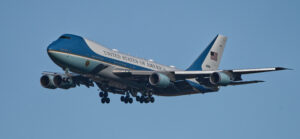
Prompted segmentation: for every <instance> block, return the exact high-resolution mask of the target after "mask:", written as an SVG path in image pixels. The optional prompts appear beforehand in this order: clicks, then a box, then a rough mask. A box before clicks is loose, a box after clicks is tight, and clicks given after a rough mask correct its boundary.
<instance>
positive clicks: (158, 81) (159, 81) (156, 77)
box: [149, 73, 171, 88]
mask: <svg viewBox="0 0 300 139" xmlns="http://www.w3.org/2000/svg"><path fill="white" fill-rule="evenodd" d="M149 83H150V84H151V85H153V86H156V87H159V88H166V87H168V86H169V85H170V84H171V81H170V78H169V77H168V76H166V75H165V74H162V73H152V74H151V75H150V77H149Z"/></svg>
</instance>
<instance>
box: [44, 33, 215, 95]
mask: <svg viewBox="0 0 300 139" xmlns="http://www.w3.org/2000/svg"><path fill="white" fill-rule="evenodd" d="M47 52H48V55H49V57H50V58H51V59H52V60H53V62H55V63H56V64H57V65H59V66H60V67H62V68H63V69H65V70H66V69H67V70H70V71H72V72H75V73H79V74H86V75H91V76H93V75H97V77H98V78H96V77H95V78H93V79H94V80H111V81H113V82H115V84H114V85H116V86H118V87H120V88H126V87H128V86H130V87H137V88H139V87H143V86H144V84H139V83H136V82H133V81H130V80H124V79H121V78H120V77H118V76H116V75H114V74H113V72H112V71H113V70H115V69H131V70H149V71H159V72H163V71H175V70H178V69H176V68H174V67H170V66H165V65H162V64H158V63H155V62H154V61H152V60H145V59H142V58H137V57H133V56H130V55H127V54H123V53H120V52H118V51H117V50H114V49H109V48H106V47H104V46H101V45H99V44H97V43H95V42H93V41H90V40H88V39H85V38H82V37H80V36H76V35H71V34H64V35H62V36H61V37H60V38H59V39H57V40H56V41H54V42H53V43H51V44H50V45H49V46H48V48H47ZM103 67H106V68H103ZM189 82H191V84H193V85H192V86H194V88H193V89H192V90H186V91H184V90H178V89H174V88H168V89H162V90H161V91H158V92H156V94H157V95H164V96H176V95H184V94H194V93H199V92H202V93H204V92H211V91H212V90H210V89H209V88H206V87H205V86H201V85H199V84H198V83H196V82H194V81H193V80H190V81H189Z"/></svg>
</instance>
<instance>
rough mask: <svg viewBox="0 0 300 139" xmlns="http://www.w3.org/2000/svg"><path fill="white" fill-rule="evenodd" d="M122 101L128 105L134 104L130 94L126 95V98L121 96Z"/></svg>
mask: <svg viewBox="0 0 300 139" xmlns="http://www.w3.org/2000/svg"><path fill="white" fill-rule="evenodd" d="M120 100H121V101H122V102H124V103H125V104H127V103H130V104H132V103H133V99H132V98H131V97H130V95H129V93H128V92H127V93H126V96H121V98H120Z"/></svg>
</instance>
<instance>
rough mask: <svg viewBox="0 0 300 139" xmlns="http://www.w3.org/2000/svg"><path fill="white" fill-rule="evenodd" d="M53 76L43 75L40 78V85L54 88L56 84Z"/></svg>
mask: <svg viewBox="0 0 300 139" xmlns="http://www.w3.org/2000/svg"><path fill="white" fill-rule="evenodd" d="M53 78H54V76H53V75H43V76H42V77H41V79H40V82H41V85H42V86H43V87H45V88H49V89H55V88H56V86H55V85H54V82H53Z"/></svg>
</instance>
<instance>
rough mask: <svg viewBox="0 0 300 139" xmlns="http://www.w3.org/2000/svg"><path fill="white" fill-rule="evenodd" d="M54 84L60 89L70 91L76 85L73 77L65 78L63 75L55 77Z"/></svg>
mask: <svg viewBox="0 0 300 139" xmlns="http://www.w3.org/2000/svg"><path fill="white" fill-rule="evenodd" d="M53 83H54V85H55V86H57V87H58V88H62V89H69V88H74V87H75V86H76V84H75V83H74V82H73V80H72V78H71V77H67V76H63V75H55V76H54V77H53Z"/></svg>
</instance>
